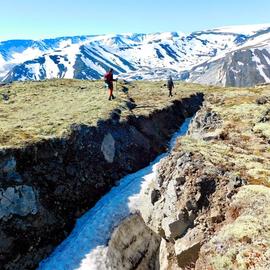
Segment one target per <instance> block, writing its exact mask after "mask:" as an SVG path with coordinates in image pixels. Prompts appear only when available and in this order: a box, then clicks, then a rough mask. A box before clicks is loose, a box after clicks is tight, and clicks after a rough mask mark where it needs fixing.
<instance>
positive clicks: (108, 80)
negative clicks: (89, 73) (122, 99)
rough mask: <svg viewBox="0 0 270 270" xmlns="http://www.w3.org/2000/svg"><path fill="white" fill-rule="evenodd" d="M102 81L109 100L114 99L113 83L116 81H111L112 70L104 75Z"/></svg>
mask: <svg viewBox="0 0 270 270" xmlns="http://www.w3.org/2000/svg"><path fill="white" fill-rule="evenodd" d="M104 81H105V83H106V84H107V86H108V89H109V100H112V99H115V96H114V95H113V82H114V81H117V79H113V69H112V68H111V69H110V70H109V71H108V72H107V73H106V74H105V75H104Z"/></svg>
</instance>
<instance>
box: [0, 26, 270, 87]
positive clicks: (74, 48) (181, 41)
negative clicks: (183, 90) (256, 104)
mask: <svg viewBox="0 0 270 270" xmlns="http://www.w3.org/2000/svg"><path fill="white" fill-rule="evenodd" d="M269 32H270V25H257V26H256V25H255V26H254V25H253V26H241V27H237V26H234V27H223V28H218V29H213V30H206V31H200V32H194V33H191V34H189V35H185V34H183V33H179V32H167V33H155V34H122V35H100V36H80V37H62V38H56V39H47V40H41V41H31V40H28V41H27V40H25V41H6V42H1V43H0V81H1V80H2V81H4V82H9V81H16V80H43V79H46V78H49V79H50V78H77V79H99V78H101V77H102V76H103V74H104V73H105V71H106V70H108V69H109V68H114V69H115V71H116V74H119V76H120V78H124V79H164V78H166V77H167V75H168V74H172V75H173V76H174V77H175V79H181V80H183V79H184V80H185V79H188V78H189V80H190V81H200V82H202V83H215V84H216V83H219V81H220V78H219V77H218V78H216V77H215V76H217V75H215V76H214V77H215V78H213V79H212V77H213V75H211V72H212V73H215V74H216V73H217V72H218V74H219V73H222V70H223V68H227V66H230V64H229V63H228V61H229V60H228V59H230V58H231V57H230V53H233V52H236V51H238V50H239V49H241V48H243V46H250V47H251V48H254V47H256V46H257V45H258V44H261V43H262V37H265V36H267V35H269ZM248 44H250V45H248ZM263 54H264V55H265V52H264V53H263ZM257 57H259V58H260V59H261V56H258V54H257ZM226 61H227V62H226ZM265 61H267V60H266V59H265ZM229 62H230V61H229ZM249 62H250V61H249ZM225 63H226V64H225ZM260 63H261V62H260ZM232 68H233V66H232ZM251 69H252V70H254V69H256V71H252V73H253V74H254V73H257V71H259V72H260V65H259V64H258V65H255V67H252V68H251ZM261 69H262V67H261ZM225 71H226V72H225V73H226V74H227V73H228V72H227V71H228V70H225ZM242 72H244V73H245V70H244V69H243V71H242ZM209 74H210V75H209ZM260 74H262V73H261V72H260ZM267 74H268V73H267V72H266V75H265V77H263V76H262V75H260V76H262V78H261V77H260V76H259V75H256V76H255V77H256V78H257V77H258V79H256V80H255V81H256V83H257V82H264V81H267V80H266V77H267V78H268V75H267ZM226 76H227V77H230V78H231V82H230V83H232V84H233V83H234V80H235V81H237V82H236V83H238V80H239V79H236V78H234V79H232V77H233V75H226ZM226 76H225V77H226ZM1 78H2V79H1ZM221 81H222V82H221V83H219V84H225V85H229V83H223V81H224V79H222V80H221ZM240 81H241V80H240ZM252 82H253V79H252ZM252 82H251V83H252ZM245 83H246V82H245V80H244V82H243V84H244V85H245ZM239 85H241V83H240V84H239Z"/></svg>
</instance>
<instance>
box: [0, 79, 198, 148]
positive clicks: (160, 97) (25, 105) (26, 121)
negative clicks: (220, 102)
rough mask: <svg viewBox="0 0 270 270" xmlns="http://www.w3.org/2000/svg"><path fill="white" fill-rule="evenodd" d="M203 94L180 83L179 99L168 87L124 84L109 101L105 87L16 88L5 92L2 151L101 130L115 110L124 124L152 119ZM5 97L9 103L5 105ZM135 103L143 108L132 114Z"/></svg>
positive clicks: (0, 105)
mask: <svg viewBox="0 0 270 270" xmlns="http://www.w3.org/2000/svg"><path fill="white" fill-rule="evenodd" d="M198 90H200V89H199V87H198V86H196V85H188V84H184V83H177V84H176V88H175V91H174V92H175V93H176V94H175V95H174V97H173V98H168V93H167V89H166V86H164V82H133V83H131V84H124V83H123V82H118V83H117V89H115V91H114V94H115V95H116V97H117V98H116V99H115V100H113V101H108V93H107V90H106V89H105V88H104V83H103V81H80V80H64V79H63V80H47V81H42V82H16V83H13V84H11V85H7V86H4V87H0V147H14V146H20V145H23V144H25V143H31V142H35V141H38V140H41V139H44V138H50V137H55V136H58V137H59V136H64V134H65V133H66V132H68V131H69V127H70V125H72V124H80V123H82V124H86V125H96V123H97V121H98V120H99V119H106V118H108V117H109V114H110V112H111V111H112V110H113V109H115V108H119V109H121V111H122V114H121V117H122V119H124V118H125V117H126V116H127V115H129V114H131V113H132V114H136V115H148V114H149V113H151V112H153V111H154V110H156V109H161V108H164V107H166V106H168V105H169V104H170V103H171V102H172V100H174V99H180V98H181V97H184V96H189V95H190V94H191V93H194V92H196V91H198ZM3 94H6V95H8V97H9V99H8V100H4V99H2V95H3ZM130 98H132V99H133V100H134V102H135V103H136V105H137V107H136V108H135V109H134V110H132V112H131V111H130V110H129V109H128V107H127V105H126V101H128V100H129V99H130Z"/></svg>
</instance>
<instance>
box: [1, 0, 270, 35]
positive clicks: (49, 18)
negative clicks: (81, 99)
mask: <svg viewBox="0 0 270 270" xmlns="http://www.w3.org/2000/svg"><path fill="white" fill-rule="evenodd" d="M0 7H1V16H0V40H7V39H18V38H29V39H39V38H44V37H56V36H65V35H85V34H103V33H105V34H106V33H124V32H137V33H138V32H139V33H150V32H163V31H182V32H185V33H189V32H192V31H196V30H203V29H211V28H214V27H218V26H227V25H240V24H260V23H270V15H269V11H270V1H269V0H111V1H109V0H45V1H35V0H8V1H6V0H0Z"/></svg>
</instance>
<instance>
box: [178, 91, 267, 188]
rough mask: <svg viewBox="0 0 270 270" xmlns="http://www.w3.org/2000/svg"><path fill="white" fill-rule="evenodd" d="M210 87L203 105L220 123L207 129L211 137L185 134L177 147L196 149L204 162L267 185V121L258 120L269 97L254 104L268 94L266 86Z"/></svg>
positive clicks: (264, 110) (252, 181) (262, 116)
mask: <svg viewBox="0 0 270 270" xmlns="http://www.w3.org/2000/svg"><path fill="white" fill-rule="evenodd" d="M213 88H214V87H210V88H209V89H208V90H207V91H206V107H207V109H208V110H211V111H214V112H216V113H217V114H218V115H219V116H220V118H221V123H222V124H221V126H220V127H218V128H217V129H216V130H209V131H208V134H209V136H210V135H213V136H212V137H213V139H209V140H205V139H203V138H202V137H200V136H197V137H196V136H186V137H184V138H183V139H182V140H181V147H183V148H184V149H185V150H187V151H196V152H200V153H201V154H203V156H204V158H205V159H206V161H208V162H210V163H212V164H215V165H217V166H223V167H224V168H226V167H227V168H228V169H230V170H233V171H235V172H237V174H239V175H240V176H242V177H243V178H245V179H247V180H248V181H249V183H252V184H258V183H259V184H261V183H263V184H264V185H266V186H270V144H269V142H270V121H269V120H266V121H264V122H262V119H263V118H264V116H265V114H266V112H267V111H268V110H269V108H270V100H269V102H266V103H265V104H258V103H257V100H258V99H259V98H261V97H270V86H264V87H258V88H250V89H248V88H240V89H239V88H224V89H223V91H222V90H221V89H220V88H217V89H216V90H215V91H213ZM209 90H211V91H209ZM204 136H205V134H204Z"/></svg>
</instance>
